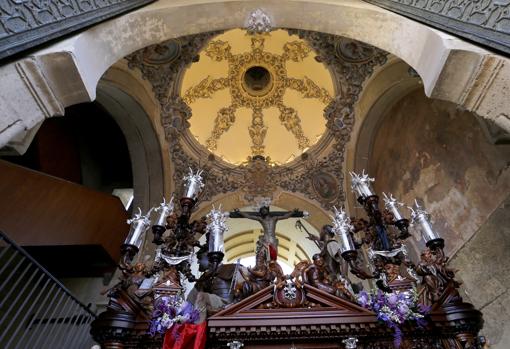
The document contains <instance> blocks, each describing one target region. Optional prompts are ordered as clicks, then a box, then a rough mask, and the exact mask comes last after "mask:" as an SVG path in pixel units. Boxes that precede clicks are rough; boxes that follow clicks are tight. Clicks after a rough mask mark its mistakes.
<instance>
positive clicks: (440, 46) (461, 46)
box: [0, 0, 510, 146]
mask: <svg viewBox="0 0 510 349" xmlns="http://www.w3.org/2000/svg"><path fill="white" fill-rule="evenodd" d="M259 7H260V8H263V9H264V10H265V11H266V12H267V13H268V14H269V16H270V17H271V18H272V20H273V21H274V23H273V27H280V28H297V29H304V30H314V31H320V32H324V33H330V34H335V35H342V36H345V37H348V38H352V39H355V40H359V41H363V42H366V43H369V44H371V45H373V46H376V47H379V48H381V49H383V50H385V51H387V52H390V53H392V54H394V55H396V56H398V57H399V58H401V59H403V60H404V61H406V62H407V63H408V64H409V65H410V66H412V67H413V68H414V69H415V70H416V71H417V72H418V74H419V75H420V76H421V78H422V81H423V86H424V89H425V93H426V94H427V96H430V97H433V98H439V99H445V100H448V101H451V102H454V103H457V104H459V105H461V106H464V107H466V108H467V109H468V110H471V111H474V112H476V113H477V114H478V115H480V116H483V117H485V118H488V119H491V120H493V121H494V122H495V123H496V124H498V125H499V126H500V127H501V128H503V129H505V130H507V131H508V130H510V118H509V116H508V109H510V105H509V104H510V96H509V93H510V92H508V91H510V88H509V87H510V63H509V60H508V59H507V58H504V57H501V56H498V55H494V54H492V53H490V52H488V51H485V50H482V49H480V48H478V47H476V46H473V45H471V44H468V43H466V42H463V41H461V40H459V39H457V38H454V37H452V36H450V35H447V34H444V33H441V32H439V31H437V30H433V29H431V28H429V27H427V26H424V25H422V24H419V23H417V22H414V21H412V20H410V19H407V18H404V17H401V16H398V15H395V14H393V13H391V12H389V11H386V10H383V9H381V8H379V7H376V6H373V5H369V4H367V3H364V2H362V1H348V2H335V3H332V2H330V1H325V0H307V1H293V0H282V1H278V2H275V1H262V0H257V1H222V0H215V1H207V2H206V1H200V0H195V1H186V2H185V3H184V2H183V3H176V2H174V1H170V0H164V1H158V2H156V3H154V4H151V5H149V6H147V7H145V8H143V9H140V10H137V11H134V12H131V13H129V14H126V15H124V16H121V17H118V18H116V19H114V20H111V21H108V22H105V23H102V24H100V25H97V26H95V27H93V28H90V29H88V30H86V31H84V32H82V33H80V34H77V35H75V36H72V37H70V38H68V39H66V40H63V41H62V42H60V43H57V44H55V45H53V46H50V47H48V48H47V49H44V50H42V51H39V52H37V53H35V54H34V55H33V56H30V57H27V58H24V59H21V60H20V61H17V62H14V63H12V64H8V65H6V66H3V67H2V68H1V69H0V75H1V76H2V84H5V86H4V87H3V88H1V89H0V91H2V92H1V95H0V98H1V99H2V103H1V104H0V105H1V107H0V116H1V122H0V130H2V131H1V132H0V146H3V145H5V144H6V143H7V142H8V141H9V140H10V139H12V138H13V137H15V136H19V135H20V134H22V133H23V132H26V131H27V130H30V129H31V128H32V127H34V126H35V125H37V124H38V123H40V122H41V121H42V120H43V119H44V118H46V117H51V116H54V115H61V114H62V113H63V109H64V107H66V106H69V105H72V104H76V103H80V102H85V101H90V100H93V99H95V97H96V88H97V83H98V81H99V80H100V78H101V76H102V75H103V73H104V72H105V71H106V70H107V69H108V68H109V67H110V66H111V65H113V64H114V63H115V62H117V61H118V60H119V59H121V58H122V57H124V56H126V55H127V54H129V53H131V52H134V51H136V50H138V49H140V48H142V47H146V46H148V45H151V44H155V43H159V42H162V41H165V40H168V39H171V38H175V37H179V36H182V35H187V34H196V33H200V32H205V31H211V30H224V29H229V28H238V27H244V26H245V21H246V19H247V17H248V15H249V13H250V12H252V11H253V10H255V9H256V8H259ZM303 13H306V16H303ZM98 57H100V59H98ZM459 66H462V67H463V69H458V67H459ZM14 93H15V94H14Z"/></svg>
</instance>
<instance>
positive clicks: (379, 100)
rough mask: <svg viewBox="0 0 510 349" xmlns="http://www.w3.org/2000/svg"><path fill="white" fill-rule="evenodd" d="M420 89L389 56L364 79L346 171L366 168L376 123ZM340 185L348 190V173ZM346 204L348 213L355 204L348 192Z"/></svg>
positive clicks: (406, 70) (401, 64) (416, 80)
mask: <svg viewBox="0 0 510 349" xmlns="http://www.w3.org/2000/svg"><path fill="white" fill-rule="evenodd" d="M418 89H423V85H422V82H421V80H420V78H419V77H418V76H416V75H415V74H414V72H413V71H412V69H411V68H410V66H409V65H407V64H406V63H405V62H403V61H402V60H400V59H398V58H396V57H392V59H390V60H389V61H388V63H387V64H385V65H384V66H383V67H382V68H380V69H379V70H378V71H377V72H376V73H374V74H373V76H372V77H371V78H370V80H369V81H367V83H366V85H365V88H364V89H363V92H362V94H361V96H360V100H359V102H358V104H357V109H356V111H355V113H356V122H355V124H354V128H353V131H352V134H351V139H350V141H349V143H348V144H347V146H346V155H345V166H344V168H345V169H346V171H355V172H361V171H362V170H364V169H365V170H368V165H369V157H370V154H371V152H372V146H373V141H374V137H375V134H376V133H377V129H378V126H379V124H380V122H381V120H382V118H383V117H384V116H385V115H386V112H387V110H388V109H389V108H391V107H392V106H393V105H394V104H395V103H397V102H398V100H399V99H401V98H403V97H404V96H405V95H407V94H408V93H410V92H411V91H414V90H418ZM344 188H346V192H349V191H350V190H349V189H348V188H350V176H344ZM346 200H347V202H346V206H347V207H349V212H351V213H362V212H361V211H360V212H357V211H356V209H355V207H357V206H359V205H358V204H357V202H356V198H355V197H354V195H352V194H350V195H349V194H348V195H347V196H346Z"/></svg>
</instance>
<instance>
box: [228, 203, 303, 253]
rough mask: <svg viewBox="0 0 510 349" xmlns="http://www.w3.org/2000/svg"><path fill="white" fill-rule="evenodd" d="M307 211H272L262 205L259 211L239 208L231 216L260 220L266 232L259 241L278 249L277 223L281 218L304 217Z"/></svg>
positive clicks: (275, 249)
mask: <svg viewBox="0 0 510 349" xmlns="http://www.w3.org/2000/svg"><path fill="white" fill-rule="evenodd" d="M304 216H305V213H304V212H302V211H299V210H298V209H295V210H293V211H288V212H270V211H269V207H267V206H262V207H261V208H260V209H259V212H242V211H239V209H236V210H234V212H230V216H229V217H230V218H248V219H252V220H255V221H257V222H259V223H260V224H261V225H262V229H263V230H264V234H263V235H261V236H260V237H259V242H261V243H263V244H264V245H269V246H272V247H273V248H274V251H275V252H276V251H277V248H278V240H277V239H276V232H275V230H276V223H277V222H278V221H279V220H282V219H287V218H291V217H304Z"/></svg>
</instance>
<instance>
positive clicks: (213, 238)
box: [209, 227, 224, 252]
mask: <svg viewBox="0 0 510 349" xmlns="http://www.w3.org/2000/svg"><path fill="white" fill-rule="evenodd" d="M223 233H224V231H223V229H221V228H219V227H215V228H214V229H212V231H211V232H210V234H209V252H224V246H223Z"/></svg>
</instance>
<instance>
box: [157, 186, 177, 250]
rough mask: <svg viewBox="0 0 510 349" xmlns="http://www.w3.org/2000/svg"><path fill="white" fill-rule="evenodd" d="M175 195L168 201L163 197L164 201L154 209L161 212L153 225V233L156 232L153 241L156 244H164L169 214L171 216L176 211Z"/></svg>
mask: <svg viewBox="0 0 510 349" xmlns="http://www.w3.org/2000/svg"><path fill="white" fill-rule="evenodd" d="M173 201H174V197H173V195H172V197H171V198H170V201H169V202H168V203H167V202H166V200H165V198H163V202H162V203H161V204H159V206H158V207H157V208H156V209H155V210H154V211H155V212H157V213H159V216H158V218H157V220H156V222H155V223H154V225H153V226H152V233H153V234H154V239H153V240H152V242H153V243H154V244H156V245H158V246H159V245H161V244H163V242H164V241H163V234H164V233H165V231H166V224H167V223H166V221H167V218H168V216H170V215H171V214H172V213H173V211H174V202H173Z"/></svg>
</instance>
